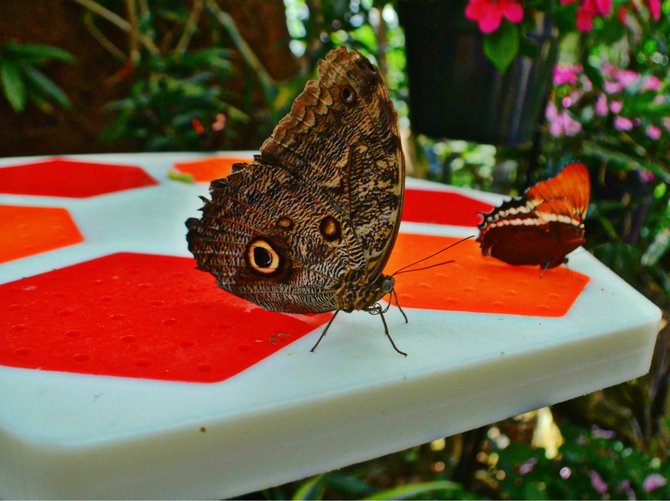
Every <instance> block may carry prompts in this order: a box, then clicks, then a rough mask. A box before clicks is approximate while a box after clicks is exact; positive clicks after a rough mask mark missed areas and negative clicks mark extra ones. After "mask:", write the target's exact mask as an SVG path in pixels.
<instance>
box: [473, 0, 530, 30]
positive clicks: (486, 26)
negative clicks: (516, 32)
mask: <svg viewBox="0 0 670 501" xmlns="http://www.w3.org/2000/svg"><path fill="white" fill-rule="evenodd" d="M465 17H466V18H467V19H470V20H472V21H477V23H478V24H479V29H480V31H481V32H482V33H493V32H494V31H495V30H497V29H498V28H499V27H500V23H501V22H502V18H503V17H504V18H505V19H507V20H508V21H509V22H511V23H520V22H521V20H522V19H523V8H522V7H521V4H519V3H517V2H516V0H470V2H469V3H468V6H467V7H466V8H465Z"/></svg>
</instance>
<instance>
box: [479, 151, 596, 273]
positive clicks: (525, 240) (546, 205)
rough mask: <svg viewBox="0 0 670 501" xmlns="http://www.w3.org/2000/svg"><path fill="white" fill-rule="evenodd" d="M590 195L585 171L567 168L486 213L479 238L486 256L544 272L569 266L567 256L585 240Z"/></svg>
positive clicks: (573, 165) (575, 166)
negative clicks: (538, 267) (536, 268)
mask: <svg viewBox="0 0 670 501" xmlns="http://www.w3.org/2000/svg"><path fill="white" fill-rule="evenodd" d="M590 190H591V183H590V181H589V173H588V170H587V169H586V166H585V165H584V164H582V163H579V162H575V163H571V164H568V165H566V166H565V167H564V168H563V170H561V172H560V173H558V174H557V175H556V176H555V177H553V178H551V179H547V180H546V181H542V182H540V183H538V184H536V185H535V186H532V187H531V188H529V189H528V190H527V191H526V192H525V193H524V195H523V196H522V197H519V198H514V199H512V200H509V201H507V202H503V204H502V205H500V206H499V207H497V208H496V209H494V210H493V211H492V212H490V213H489V214H484V221H482V223H481V224H480V225H479V231H480V233H479V237H477V241H478V242H479V243H480V245H481V248H482V252H483V253H484V255H486V256H489V255H490V256H493V257H496V258H498V259H500V260H501V261H505V262H506V263H510V264H516V265H519V264H529V265H533V264H537V265H539V266H540V267H541V268H542V269H543V270H546V269H547V268H553V267H555V266H558V265H560V264H562V263H565V262H566V261H567V258H566V257H565V256H566V255H567V254H568V253H570V252H571V251H573V250H574V249H575V248H577V247H578V246H580V245H582V244H583V243H584V242H585V241H586V240H585V239H584V219H585V218H586V212H587V210H588V207H589V193H590Z"/></svg>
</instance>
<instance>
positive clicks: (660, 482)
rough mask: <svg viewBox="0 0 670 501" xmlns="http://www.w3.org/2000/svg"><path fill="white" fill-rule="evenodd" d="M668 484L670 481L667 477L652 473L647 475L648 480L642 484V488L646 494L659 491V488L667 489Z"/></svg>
mask: <svg viewBox="0 0 670 501" xmlns="http://www.w3.org/2000/svg"><path fill="white" fill-rule="evenodd" d="M667 484H668V481H667V480H666V479H665V477H664V476H663V475H661V474H659V473H651V474H649V475H647V478H645V479H644V481H643V482H642V488H643V489H644V490H645V491H646V492H652V491H655V490H656V489H658V488H659V487H665V486H666V485H667Z"/></svg>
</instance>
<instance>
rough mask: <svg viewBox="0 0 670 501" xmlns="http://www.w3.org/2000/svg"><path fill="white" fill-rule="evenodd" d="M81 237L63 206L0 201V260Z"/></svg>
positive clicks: (80, 239) (35, 251) (36, 252)
mask: <svg viewBox="0 0 670 501" xmlns="http://www.w3.org/2000/svg"><path fill="white" fill-rule="evenodd" d="M83 241H84V238H83V237H82V236H81V233H80V232H79V229H78V228H77V225H76V224H75V222H74V221H73V220H72V217H71V216H70V213H69V212H68V211H67V210H66V209H63V208H61V207H27V206H20V205H0V242H2V245H0V263H4V262H6V261H11V260H13V259H20V258H22V257H26V256H31V255H33V254H38V253H40V252H46V251H50V250H53V249H58V248H60V247H67V246H68V245H74V244H78V243H81V242H83Z"/></svg>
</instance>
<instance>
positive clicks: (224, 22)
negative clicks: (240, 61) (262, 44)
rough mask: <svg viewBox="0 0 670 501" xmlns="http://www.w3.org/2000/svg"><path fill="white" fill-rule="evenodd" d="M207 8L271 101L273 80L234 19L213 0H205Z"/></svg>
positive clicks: (267, 99)
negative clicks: (254, 73)
mask: <svg viewBox="0 0 670 501" xmlns="http://www.w3.org/2000/svg"><path fill="white" fill-rule="evenodd" d="M207 9H208V10H209V11H210V12H211V13H212V15H213V16H214V17H215V18H216V20H217V21H218V22H219V23H220V24H221V26H223V27H224V28H225V29H226V31H228V34H229V35H230V38H232V40H233V43H234V44H235V47H236V48H237V50H238V51H239V52H240V54H241V55H242V57H243V58H244V60H245V61H246V63H247V64H248V65H249V66H250V67H251V69H252V70H254V71H255V72H256V74H257V75H258V80H259V81H260V84H261V88H262V90H263V94H264V95H265V99H266V101H267V102H268V103H271V102H272V100H273V97H274V94H275V91H274V87H275V84H274V81H273V80H272V78H271V77H270V75H269V74H268V72H267V70H266V69H265V67H263V64H262V63H261V62H260V60H259V59H258V58H257V57H256V54H254V51H253V50H252V49H251V47H249V45H248V44H247V42H246V41H245V40H244V38H243V37H242V35H241V34H240V32H239V30H238V29H237V25H236V24H235V20H234V19H233V18H232V17H231V15H230V14H228V13H227V12H224V11H222V10H221V9H220V8H219V6H218V5H217V4H216V2H215V1H214V0H208V1H207Z"/></svg>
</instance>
